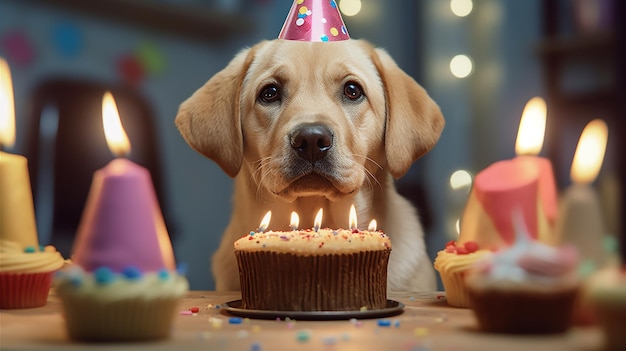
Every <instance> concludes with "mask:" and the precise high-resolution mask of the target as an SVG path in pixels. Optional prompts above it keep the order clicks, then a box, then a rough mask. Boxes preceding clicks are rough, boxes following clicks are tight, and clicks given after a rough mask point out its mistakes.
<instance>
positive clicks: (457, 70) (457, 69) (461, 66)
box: [450, 55, 474, 78]
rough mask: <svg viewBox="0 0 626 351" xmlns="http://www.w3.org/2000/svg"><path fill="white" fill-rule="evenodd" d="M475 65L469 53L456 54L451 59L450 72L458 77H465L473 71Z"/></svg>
mask: <svg viewBox="0 0 626 351" xmlns="http://www.w3.org/2000/svg"><path fill="white" fill-rule="evenodd" d="M473 69H474V66H473V64H472V59H470V58H469V56H467V55H456V56H454V57H453V58H452V60H450V72H452V74H453V75H454V76H455V77H457V78H465V77H467V76H469V75H470V74H471V73H472V70H473Z"/></svg>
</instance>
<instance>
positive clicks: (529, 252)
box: [465, 216, 580, 334]
mask: <svg viewBox="0 0 626 351" xmlns="http://www.w3.org/2000/svg"><path fill="white" fill-rule="evenodd" d="M516 221H517V222H520V225H518V226H517V227H518V229H517V230H516V241H515V243H514V244H513V245H512V246H511V247H509V248H506V249H502V250H500V251H498V252H495V253H494V254H493V255H491V256H490V257H489V258H488V259H487V260H485V261H484V262H483V264H481V265H480V267H479V268H477V270H476V271H475V272H473V273H472V274H470V275H468V277H467V279H466V280H465V283H466V285H467V289H468V292H469V298H470V306H471V308H472V310H473V312H474V315H475V316H476V319H477V320H478V324H479V326H480V329H481V330H483V331H485V332H495V333H518V334H528V333H538V334H543V333H560V332H564V331H566V330H567V329H568V328H569V327H570V325H571V323H572V315H573V310H574V302H575V300H576V297H577V294H578V290H579V286H580V280H579V277H578V274H577V263H578V254H577V252H576V250H575V249H574V248H573V247H572V246H565V247H552V246H548V245H547V244H544V243H542V242H539V241H535V240H533V239H531V238H530V237H529V235H528V232H527V231H526V229H525V227H524V225H523V222H522V219H521V216H518V217H517V220H516Z"/></svg>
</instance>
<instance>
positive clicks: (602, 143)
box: [556, 119, 608, 268]
mask: <svg viewBox="0 0 626 351" xmlns="http://www.w3.org/2000/svg"><path fill="white" fill-rule="evenodd" d="M607 138H608V128H607V125H606V123H605V122H604V121H602V120H600V119H596V120H593V121H591V122H589V124H587V126H586V127H585V129H584V130H583V132H582V134H581V135H580V140H579V142H578V146H577V147H576V152H575V154H574V159H573V161H572V168H571V171H570V177H571V180H572V182H573V185H572V186H570V187H569V188H568V189H566V191H565V192H564V194H563V197H562V198H561V202H560V206H559V207H560V210H561V212H560V214H559V219H558V221H557V231H556V232H557V238H558V239H559V241H561V242H564V243H572V244H574V245H575V246H576V247H577V248H578V250H579V251H580V255H581V258H582V259H583V260H584V261H586V262H588V264H591V265H592V266H593V268H597V267H598V266H599V265H602V264H603V263H605V262H606V259H607V254H606V251H605V250H604V249H603V247H602V243H603V240H602V238H603V237H604V235H605V233H604V223H603V220H602V212H601V207H600V201H599V198H598V194H597V193H596V191H595V190H594V189H593V188H592V186H591V184H592V183H593V182H594V180H595V179H596V177H597V176H598V173H599V172H600V168H601V167H602V162H603V160H604V154H605V151H606V144H607Z"/></svg>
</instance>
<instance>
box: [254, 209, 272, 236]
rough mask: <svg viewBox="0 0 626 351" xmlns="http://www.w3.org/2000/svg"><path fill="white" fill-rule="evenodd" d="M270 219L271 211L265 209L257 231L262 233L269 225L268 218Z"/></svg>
mask: <svg viewBox="0 0 626 351" xmlns="http://www.w3.org/2000/svg"><path fill="white" fill-rule="evenodd" d="M271 219H272V211H267V213H266V214H265V216H263V219H261V224H259V229H257V231H258V232H259V233H263V232H265V231H266V230H267V228H268V227H269V226H270V220H271Z"/></svg>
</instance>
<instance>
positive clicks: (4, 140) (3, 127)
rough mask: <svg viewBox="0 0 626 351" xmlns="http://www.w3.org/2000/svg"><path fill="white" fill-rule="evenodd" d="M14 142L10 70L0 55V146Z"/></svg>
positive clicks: (7, 145)
mask: <svg viewBox="0 0 626 351" xmlns="http://www.w3.org/2000/svg"><path fill="white" fill-rule="evenodd" d="M14 144H15V104H14V101H13V82H12V80H11V70H10V69H9V64H8V63H7V61H6V60H5V59H3V58H2V57H0V148H2V146H6V147H13V145H14Z"/></svg>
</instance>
